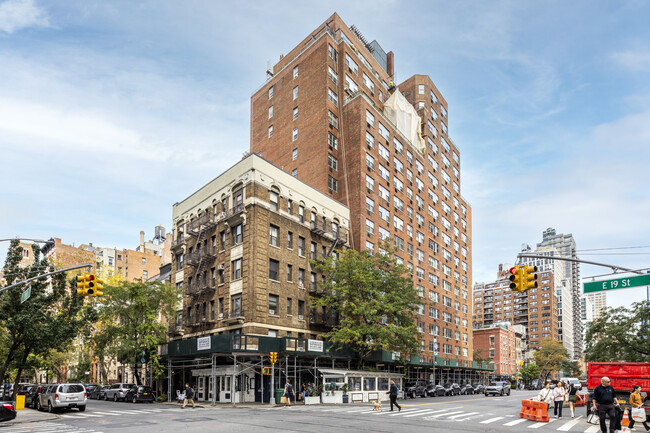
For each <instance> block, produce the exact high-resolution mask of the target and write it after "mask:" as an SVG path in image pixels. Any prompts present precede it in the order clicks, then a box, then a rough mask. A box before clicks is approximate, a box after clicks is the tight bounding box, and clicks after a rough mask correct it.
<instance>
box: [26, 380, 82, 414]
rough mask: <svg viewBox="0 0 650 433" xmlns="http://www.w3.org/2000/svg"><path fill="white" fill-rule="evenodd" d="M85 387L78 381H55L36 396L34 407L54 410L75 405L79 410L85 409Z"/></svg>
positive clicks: (49, 410) (70, 407)
mask: <svg viewBox="0 0 650 433" xmlns="http://www.w3.org/2000/svg"><path fill="white" fill-rule="evenodd" d="M86 400H87V395H86V388H84V386H83V385H82V384H80V383H56V384H54V385H49V386H48V387H47V388H46V389H45V390H44V391H42V392H41V394H40V395H39V396H38V401H37V402H36V408H37V409H38V410H44V409H47V411H48V412H54V411H55V410H57V409H72V408H73V407H76V408H77V409H79V412H83V411H85V410H86Z"/></svg>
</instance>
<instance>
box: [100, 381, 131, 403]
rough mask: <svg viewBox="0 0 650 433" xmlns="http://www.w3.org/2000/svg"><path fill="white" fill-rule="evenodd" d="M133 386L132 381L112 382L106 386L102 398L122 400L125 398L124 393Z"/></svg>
mask: <svg viewBox="0 0 650 433" xmlns="http://www.w3.org/2000/svg"><path fill="white" fill-rule="evenodd" d="M134 386H135V384H134V383H114V384H113V385H111V386H110V387H109V388H106V391H105V392H104V400H113V401H118V400H124V399H125V398H126V393H127V392H129V390H130V389H131V388H132V387H134Z"/></svg>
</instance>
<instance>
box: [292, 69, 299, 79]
mask: <svg viewBox="0 0 650 433" xmlns="http://www.w3.org/2000/svg"><path fill="white" fill-rule="evenodd" d="M293 78H298V66H296V67H295V68H293Z"/></svg>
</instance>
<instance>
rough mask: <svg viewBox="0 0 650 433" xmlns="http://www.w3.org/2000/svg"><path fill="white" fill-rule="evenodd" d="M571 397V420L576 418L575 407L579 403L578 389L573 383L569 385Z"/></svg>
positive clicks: (568, 392)
mask: <svg viewBox="0 0 650 433" xmlns="http://www.w3.org/2000/svg"><path fill="white" fill-rule="evenodd" d="M567 394H568V395H569V409H570V410H571V418H575V416H576V415H575V407H576V402H577V401H578V388H576V386H575V385H574V384H573V383H571V384H569V390H568V391H567Z"/></svg>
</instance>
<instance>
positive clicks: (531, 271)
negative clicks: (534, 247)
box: [523, 265, 537, 291]
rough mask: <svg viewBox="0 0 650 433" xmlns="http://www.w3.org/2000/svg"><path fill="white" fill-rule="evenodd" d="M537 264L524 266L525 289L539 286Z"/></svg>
mask: <svg viewBox="0 0 650 433" xmlns="http://www.w3.org/2000/svg"><path fill="white" fill-rule="evenodd" d="M535 272H537V266H528V265H525V266H524V279H523V290H524V291H528V290H530V289H536V288H537V274H536V273H535Z"/></svg>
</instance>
